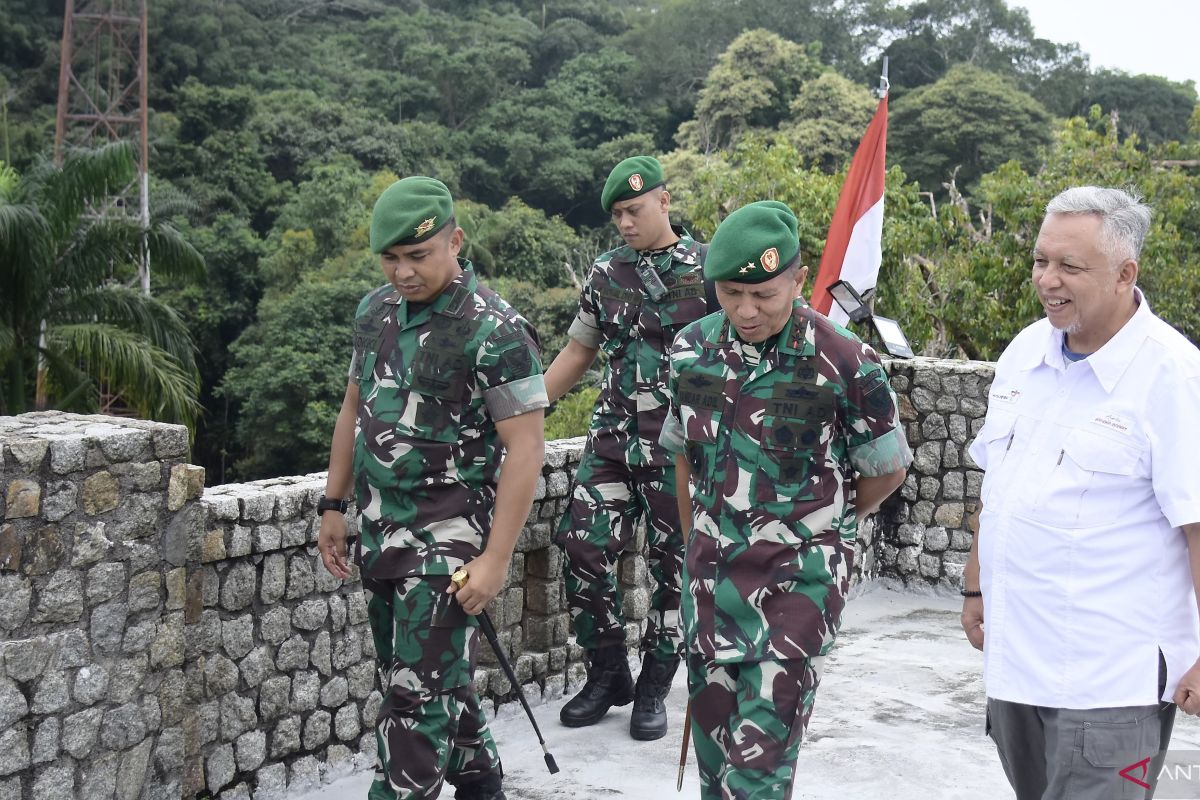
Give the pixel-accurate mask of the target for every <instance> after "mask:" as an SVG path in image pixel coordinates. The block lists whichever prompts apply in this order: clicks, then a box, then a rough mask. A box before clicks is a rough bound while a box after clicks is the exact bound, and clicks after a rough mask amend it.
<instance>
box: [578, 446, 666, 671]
mask: <svg viewBox="0 0 1200 800" xmlns="http://www.w3.org/2000/svg"><path fill="white" fill-rule="evenodd" d="M643 516H644V517H645V519H646V534H647V535H646V539H647V548H646V549H647V553H646V558H647V562H648V563H649V567H650V577H651V579H652V580H653V585H654V590H653V593H652V595H651V597H650V608H649V613H648V615H647V625H646V632H645V634H644V635H643V636H642V641H641V647H640V649H641V651H642V652H643V653H651V654H653V655H654V656H655V657H656V658H658V659H660V660H667V659H670V658H674V657H675V656H677V655H679V654H680V653H682V642H681V638H680V633H679V619H678V617H679V587H680V572H681V571H682V569H683V536H682V534H681V533H680V524H679V507H678V506H677V505H676V504H675V467H674V465H671V466H667V467H630V466H628V465H627V464H624V463H621V462H618V461H612V460H609V459H606V458H601V457H599V456H597V455H596V454H595V453H593V452H592V451H591V450H590V449H588V450H585V451H584V454H583V460H582V461H581V462H580V464H579V469H578V470H577V471H576V473H575V481H574V485H573V487H572V490H571V501H570V504H569V505H568V506H567V512H566V513H565V514H564V515H563V517H562V519H561V520H560V521H559V525H558V532H557V535H556V537H555V541H557V542H558V544H559V545H561V546H562V548H563V551H564V552H565V554H566V560H567V563H566V570H565V572H566V589H567V603H568V605H569V607H570V610H571V626H572V628H574V631H575V639H576V641H577V642H578V644H579V646H580V647H583V648H585V649H588V650H595V649H597V648H600V647H605V646H608V645H619V644H624V643H625V614H624V610H623V605H622V604H623V598H622V593H621V583H620V581H619V580H618V577H617V560H618V558H619V556H620V555H621V551H622V550H624V549H625V547H626V545H628V544H629V542H630V540H631V539H632V538H633V534H634V531H635V529H636V528H637V524H638V522H639V521H640V520H641V519H642V518H643Z"/></svg>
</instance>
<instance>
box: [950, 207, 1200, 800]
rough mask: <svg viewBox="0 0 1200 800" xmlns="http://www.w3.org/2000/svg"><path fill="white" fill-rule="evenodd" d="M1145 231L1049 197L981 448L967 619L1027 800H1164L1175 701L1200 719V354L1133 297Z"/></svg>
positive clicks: (976, 455)
mask: <svg viewBox="0 0 1200 800" xmlns="http://www.w3.org/2000/svg"><path fill="white" fill-rule="evenodd" d="M1149 226H1150V209H1149V208H1148V207H1147V206H1145V205H1143V204H1142V203H1140V202H1139V201H1138V200H1137V199H1136V198H1134V197H1131V196H1130V195H1128V194H1126V193H1125V192H1122V191H1119V190H1116V189H1104V188H1098V187H1094V186H1085V187H1077V188H1073V189H1068V190H1066V191H1065V192H1063V193H1061V194H1060V195H1058V196H1057V197H1055V198H1054V199H1053V200H1051V201H1050V203H1049V204H1048V205H1047V206H1046V218H1045V220H1044V221H1043V223H1042V228H1041V231H1040V233H1039V235H1038V239H1037V244H1036V245H1035V247H1034V251H1033V287H1034V290H1035V291H1036V292H1037V294H1038V298H1039V300H1041V302H1042V306H1043V308H1044V309H1045V311H1046V318H1045V319H1041V320H1039V321H1037V322H1035V323H1034V324H1032V325H1030V326H1029V327H1027V328H1025V330H1023V331H1021V333H1019V334H1018V335H1017V337H1016V338H1015V339H1013V341H1012V343H1011V344H1009V346H1008V348H1007V349H1005V351H1004V354H1003V355H1001V356H1000V360H999V362H998V363H997V365H996V378H995V381H994V382H993V384H992V388H991V392H990V396H989V402H988V412H987V419H986V421H985V424H984V426H983V429H982V430H981V431H980V432H979V436H978V437H976V439H975V441H974V443H972V445H971V449H970V453H971V457H972V458H973V459H974V460H975V462H976V463H977V464H979V466H980V467H982V468H983V469H984V481H983V488H982V492H981V509H980V513H979V515H978V516H977V517H976V518H975V520H976V525H975V532H976V535H975V540H974V544H973V545H972V549H971V556H970V560H969V562H968V564H967V568H966V571H965V573H964V576H963V595H964V598H965V599H964V601H963V612H962V625H963V629H964V630H965V631H966V634H967V638H968V639H969V640H970V642H971V644H972V645H974V646H975V647H976V648H979V649H981V650H983V653H984V679H985V684H986V687H987V696H988V700H987V728H988V731H989V733H990V735H991V736H992V738H993V740H994V741H995V743H996V747H997V750H998V751H999V754H1000V760H1001V763H1002V764H1003V766H1004V771H1005V773H1006V774H1007V775H1008V779H1009V782H1010V783H1011V784H1012V786H1013V789H1014V790H1015V791H1016V795H1017V798H1018V800H1060V799H1061V798H1071V800H1113V798H1138V799H1139V800H1141V799H1142V798H1150V797H1152V796H1153V793H1154V788H1153V787H1154V784H1155V778H1156V776H1157V774H1158V766H1159V765H1161V763H1162V751H1165V750H1166V748H1167V745H1168V743H1169V741H1170V735H1171V728H1172V725H1173V723H1174V718H1175V708H1176V706H1178V707H1180V708H1182V709H1183V711H1184V712H1185V713H1188V714H1196V713H1200V660H1198V659H1200V632H1198V628H1197V605H1196V595H1197V593H1196V591H1195V587H1196V586H1198V585H1200V471H1198V470H1197V469H1196V467H1195V463H1196V462H1195V459H1196V458H1197V454H1200V351H1198V350H1197V349H1196V347H1195V345H1193V344H1192V343H1191V342H1189V341H1188V340H1187V339H1186V338H1184V337H1183V336H1181V335H1180V334H1179V333H1178V332H1176V331H1175V330H1174V329H1173V328H1171V327H1170V326H1169V325H1167V324H1166V323H1165V322H1163V321H1162V320H1160V319H1159V318H1158V317H1156V316H1154V314H1153V313H1152V312H1151V311H1150V306H1149V303H1148V302H1147V301H1146V298H1145V296H1144V295H1143V294H1142V292H1141V291H1140V290H1139V289H1138V288H1137V287H1136V283H1137V277H1138V258H1139V255H1140V252H1141V248H1142V242H1143V240H1144V239H1145V235H1146V231H1147V230H1148V228H1149ZM985 620H986V624H985ZM985 630H986V636H985Z"/></svg>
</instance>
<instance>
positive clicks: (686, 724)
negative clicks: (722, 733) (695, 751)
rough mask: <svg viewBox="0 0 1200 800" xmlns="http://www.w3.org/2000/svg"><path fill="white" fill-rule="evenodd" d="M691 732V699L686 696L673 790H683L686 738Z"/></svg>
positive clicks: (686, 748) (686, 749) (685, 765)
mask: <svg viewBox="0 0 1200 800" xmlns="http://www.w3.org/2000/svg"><path fill="white" fill-rule="evenodd" d="M691 734H692V701H691V698H688V702H687V711H684V712H683V747H681V748H679V775H678V776H677V777H676V778H675V791H677V792H682V791H683V771H684V770H685V769H686V768H687V751H688V739H689V737H690V736H691Z"/></svg>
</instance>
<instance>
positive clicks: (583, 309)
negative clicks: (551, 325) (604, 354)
mask: <svg viewBox="0 0 1200 800" xmlns="http://www.w3.org/2000/svg"><path fill="white" fill-rule="evenodd" d="M598 269H599V268H598V267H596V266H594V265H593V267H592V271H591V272H590V273H589V274H588V280H587V283H585V284H584V286H583V291H581V292H580V293H579V310H578V311H577V312H576V313H575V319H574V320H572V322H571V327H569V328H567V335H568V336H570V337H571V338H572V339H574V340H575V341H577V342H579V343H580V344H581V345H583V346H584V347H587V348H590V349H596V348H598V347H599V346H600V345H601V343H602V342H603V341H604V336H603V334H602V333H601V332H600V320H599V317H598V315H597V313H596V308H597V298H596V277H597V272H598Z"/></svg>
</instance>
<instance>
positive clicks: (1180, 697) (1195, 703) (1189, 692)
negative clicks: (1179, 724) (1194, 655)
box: [1172, 660, 1200, 716]
mask: <svg viewBox="0 0 1200 800" xmlns="http://www.w3.org/2000/svg"><path fill="white" fill-rule="evenodd" d="M1172 699H1173V700H1174V701H1175V705H1177V706H1179V708H1180V709H1182V710H1183V713H1185V714H1192V715H1193V716H1194V715H1196V714H1200V660H1198V661H1196V663H1195V664H1193V665H1192V668H1191V669H1189V670H1188V671H1187V672H1185V673H1183V677H1182V678H1181V679H1180V680H1179V688H1178V689H1176V690H1175V696H1174V697H1173V698H1172Z"/></svg>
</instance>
